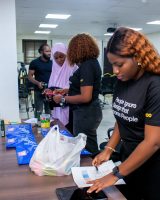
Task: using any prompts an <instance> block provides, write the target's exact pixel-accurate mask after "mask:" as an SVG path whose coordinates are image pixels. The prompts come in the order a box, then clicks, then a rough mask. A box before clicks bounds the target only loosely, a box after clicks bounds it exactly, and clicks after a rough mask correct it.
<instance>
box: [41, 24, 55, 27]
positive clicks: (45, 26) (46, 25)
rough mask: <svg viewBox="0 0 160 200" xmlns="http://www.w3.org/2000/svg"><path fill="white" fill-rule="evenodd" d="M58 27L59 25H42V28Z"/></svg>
mask: <svg viewBox="0 0 160 200" xmlns="http://www.w3.org/2000/svg"><path fill="white" fill-rule="evenodd" d="M57 26H58V25H57V24H40V25H39V27H40V28H56V27H57Z"/></svg>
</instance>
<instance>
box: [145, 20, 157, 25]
mask: <svg viewBox="0 0 160 200" xmlns="http://www.w3.org/2000/svg"><path fill="white" fill-rule="evenodd" d="M146 24H158V25H159V24H160V21H159V20H157V21H152V22H147V23H146Z"/></svg>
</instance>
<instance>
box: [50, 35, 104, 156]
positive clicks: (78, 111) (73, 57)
mask: <svg viewBox="0 0 160 200" xmlns="http://www.w3.org/2000/svg"><path fill="white" fill-rule="evenodd" d="M98 56H99V49H98V45H97V43H96V41H95V39H94V38H93V37H91V36H90V35H88V34H85V33H83V34H78V35H76V36H74V37H73V38H72V39H71V41H70V43H69V46H68V53H67V57H68V60H69V62H70V64H71V65H74V64H78V66H79V68H78V70H77V71H76V72H75V73H74V74H73V76H71V77H70V88H69V92H68V96H65V97H62V96H55V97H54V101H56V102H57V103H59V102H60V101H61V102H66V103H69V104H70V106H71V109H72V110H73V134H74V135H75V136H76V135H78V133H84V134H86V135H87V145H86V149H87V150H88V151H90V152H91V153H98V145H97V132H96V130H97V128H98V126H99V124H100V122H101V120H102V110H101V107H100V103H99V99H98V95H99V92H100V82H101V68H100V65H99V63H98V60H97V57H98Z"/></svg>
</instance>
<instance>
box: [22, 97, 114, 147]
mask: <svg viewBox="0 0 160 200" xmlns="http://www.w3.org/2000/svg"><path fill="white" fill-rule="evenodd" d="M100 99H101V101H102V102H103V101H104V98H103V96H100ZM111 101H112V96H110V95H108V96H105V104H102V105H103V106H102V112H103V119H102V121H101V124H100V126H99V128H98V130H97V132H98V133H97V136H98V144H100V143H102V142H104V141H106V138H107V130H108V128H111V127H113V126H114V123H115V118H114V116H113V113H112V109H111ZM29 105H30V106H29V118H32V117H34V113H33V109H32V106H31V99H30V100H29ZM20 117H21V119H27V118H28V115H27V112H26V106H25V99H21V101H20Z"/></svg>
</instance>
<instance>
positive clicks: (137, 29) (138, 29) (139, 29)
mask: <svg viewBox="0 0 160 200" xmlns="http://www.w3.org/2000/svg"><path fill="white" fill-rule="evenodd" d="M128 28H130V29H133V30H135V31H141V30H142V28H132V27H128Z"/></svg>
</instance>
